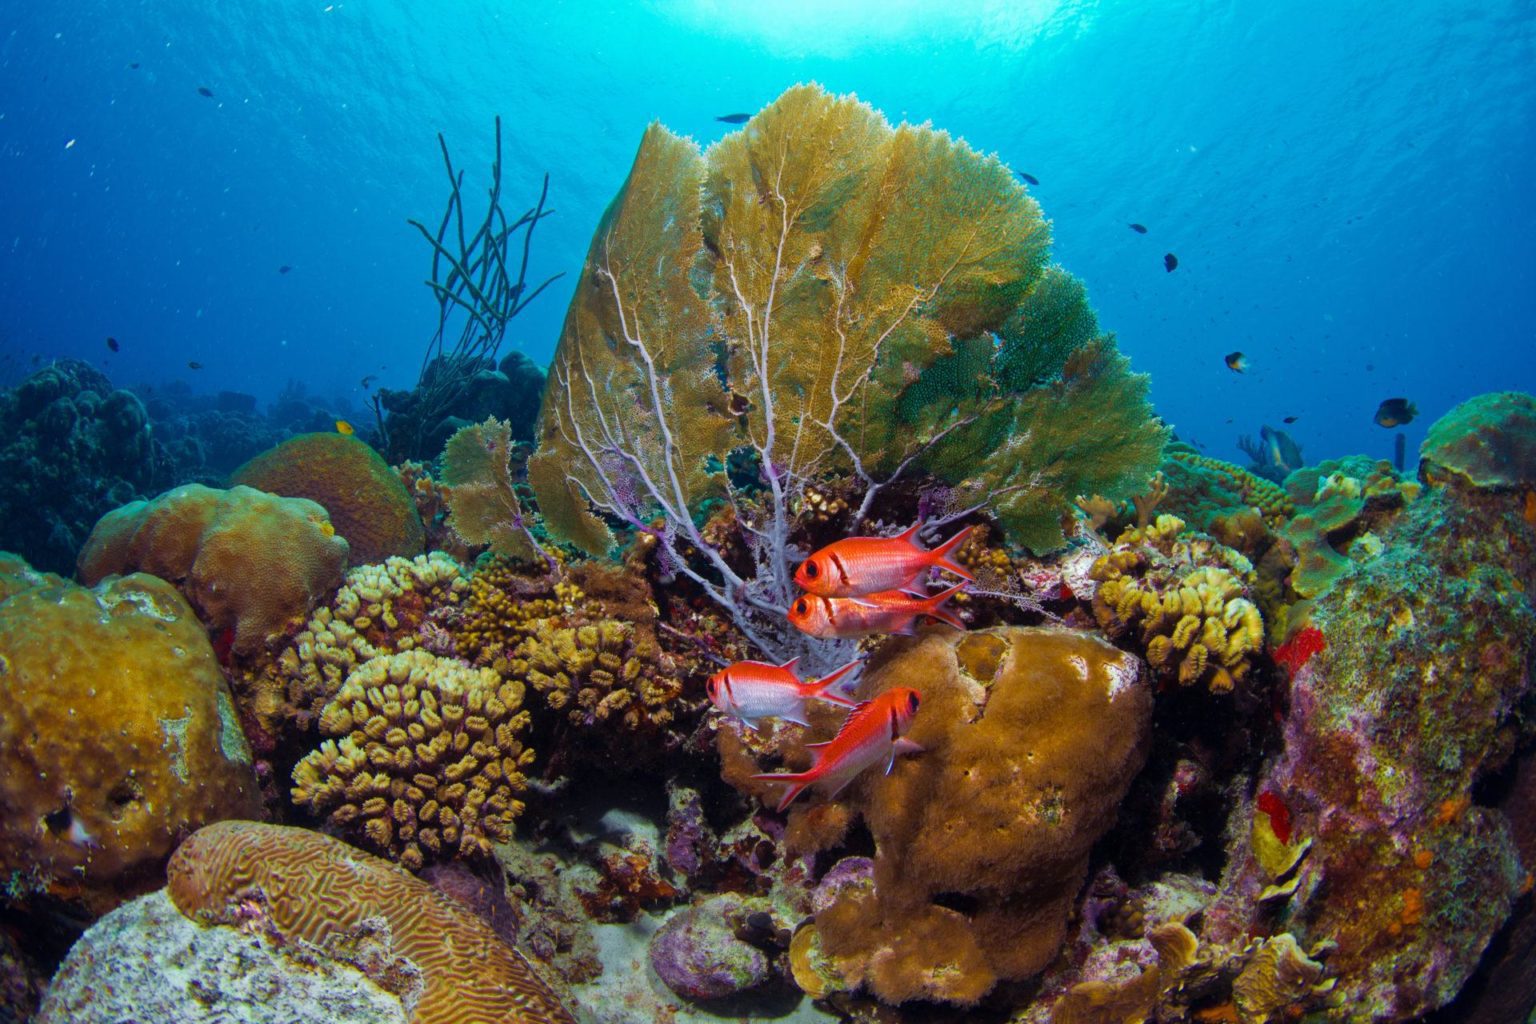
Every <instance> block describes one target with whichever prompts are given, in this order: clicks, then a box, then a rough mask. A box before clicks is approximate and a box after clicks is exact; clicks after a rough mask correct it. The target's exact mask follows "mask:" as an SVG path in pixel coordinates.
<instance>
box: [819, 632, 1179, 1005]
mask: <svg viewBox="0 0 1536 1024" xmlns="http://www.w3.org/2000/svg"><path fill="white" fill-rule="evenodd" d="M876 658H877V664H875V665H874V666H873V667H872V668H871V669H870V670H869V676H868V678H867V679H866V681H865V683H864V686H863V689H864V691H865V692H866V693H877V692H880V691H883V690H885V689H888V688H890V687H893V686H914V687H917V688H918V689H920V690H921V692H922V695H923V706H922V710H921V711H919V712H918V715H917V718H916V720H915V721H914V723H913V725H912V729H911V732H910V733H909V734H908V735H909V737H910V738H911V739H912V740H913V741H914V742H916V743H918V744H919V745H921V746H922V747H923V750H924V753H922V754H921V755H919V756H915V757H909V758H901V759H899V760H898V761H897V762H896V765H895V767H894V769H893V770H892V771H891V773H890V774H889V775H884V776H882V775H879V774H877V773H871V774H870V775H869V776H868V777H867V779H866V780H862V781H861V782H860V783H859V784H857V785H855V786H854V787H853V788H851V789H850V790H849V791H848V793H849V796H848V797H846V798H845V799H847V800H848V801H850V802H851V803H852V804H853V806H854V807H855V808H856V809H857V810H859V811H860V812H861V813H862V814H863V816H864V820H865V822H866V823H867V824H868V826H869V830H870V832H871V834H872V835H873V836H874V840H875V848H876V855H875V865H874V883H875V884H874V886H873V887H872V888H866V887H852V888H850V889H848V890H847V891H845V892H844V893H843V894H842V895H840V896H839V897H838V899H837V901H836V902H834V903H833V904H832V905H831V906H830V907H829V908H827V909H826V910H824V911H822V912H821V913H819V914H818V915H817V916H816V919H815V925H814V927H815V929H816V941H817V943H819V947H820V951H821V953H822V954H824V955H825V958H826V961H825V962H826V965H827V966H828V967H829V968H830V969H831V970H832V972H833V973H835V974H836V975H837V976H839V977H840V978H841V979H842V981H843V983H844V985H846V986H855V985H859V984H863V985H866V986H867V987H869V988H870V989H871V990H872V991H873V992H874V994H875V995H876V996H878V997H879V998H880V999H882V1000H884V1001H886V1002H890V1003H900V1002H905V1001H907V1000H913V999H927V1000H941V1001H946V1002H951V1003H960V1004H971V1003H975V1002H976V1001H977V1000H979V999H980V998H981V997H982V996H984V995H986V993H987V992H988V991H989V990H991V989H992V987H993V986H994V985H995V984H996V983H997V982H999V981H1003V980H1017V979H1023V978H1026V977H1028V976H1030V975H1032V974H1035V973H1037V972H1039V971H1040V970H1042V969H1043V968H1044V967H1045V966H1046V965H1047V964H1048V963H1049V962H1050V960H1051V959H1052V957H1054V956H1055V955H1056V952H1057V950H1058V949H1059V947H1060V945H1061V942H1062V940H1063V938H1064V936H1065V934H1066V929H1067V922H1068V918H1069V917H1070V915H1071V912H1072V906H1073V904H1074V902H1075V900H1076V897H1077V891H1078V889H1079V887H1080V886H1081V885H1082V882H1083V879H1084V877H1085V875H1086V873H1087V868H1088V854H1089V851H1090V850H1091V848H1092V846H1093V844H1094V843H1095V842H1096V841H1097V840H1098V839H1099V837H1101V836H1102V835H1103V834H1104V832H1105V831H1106V830H1107V829H1108V828H1109V827H1110V826H1111V825H1112V824H1113V823H1114V820H1115V816H1116V813H1117V811H1118V809H1119V805H1120V801H1121V799H1122V797H1123V796H1124V794H1125V791H1126V789H1127V788H1128V787H1129V785H1130V783H1131V780H1132V779H1133V778H1134V777H1135V775H1136V773H1137V772H1138V771H1139V770H1140V769H1141V766H1142V763H1143V761H1144V760H1145V758H1146V753H1147V746H1148V740H1149V736H1150V727H1151V713H1152V696H1151V694H1150V692H1148V688H1147V687H1146V686H1145V685H1144V684H1143V683H1142V682H1141V674H1142V670H1141V667H1140V662H1139V661H1138V660H1137V659H1135V658H1133V657H1131V656H1130V655H1127V654H1126V653H1124V652H1122V651H1119V650H1116V649H1115V648H1114V647H1112V646H1110V645H1109V644H1107V643H1105V642H1103V641H1102V640H1099V639H1096V638H1094V637H1092V636H1090V635H1087V634H1084V633H1077V632H1072V631H1067V630H1051V629H1025V628H1020V627H1001V628H998V629H992V630H986V631H973V632H971V633H966V634H959V633H955V632H953V631H949V632H945V633H936V634H931V635H928V636H924V637H922V638H918V639H914V640H899V641H893V642H891V643H890V644H889V645H888V646H887V647H886V648H885V649H883V650H882V651H881V653H879V654H877V655H876ZM818 806H820V805H817V804H814V803H812V804H807V805H805V807H804V808H802V809H799V810H797V811H796V814H798V815H807V814H812V813H815V812H816V810H817V808H818ZM809 941H811V940H810V939H804V940H802V942H809Z"/></svg>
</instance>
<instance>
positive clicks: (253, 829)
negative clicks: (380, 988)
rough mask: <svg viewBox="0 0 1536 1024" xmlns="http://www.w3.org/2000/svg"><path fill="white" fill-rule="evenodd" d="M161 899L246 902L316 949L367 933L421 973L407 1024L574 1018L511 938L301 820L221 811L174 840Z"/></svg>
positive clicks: (235, 914) (281, 935)
mask: <svg viewBox="0 0 1536 1024" xmlns="http://www.w3.org/2000/svg"><path fill="white" fill-rule="evenodd" d="M167 874H168V876H169V884H168V886H167V891H168V892H169V894H170V897H171V902H173V903H175V904H176V907H177V908H178V909H179V910H180V911H181V912H182V913H183V914H185V915H186V916H187V917H189V918H192V919H193V920H196V921H199V922H202V923H204V924H233V923H236V922H238V921H240V920H242V919H245V918H249V917H250V916H251V915H252V914H253V913H254V914H255V915H256V916H257V918H258V921H259V923H260V925H261V926H262V927H263V928H264V929H266V930H268V931H269V932H270V933H271V934H273V935H274V936H275V937H276V938H277V939H278V940H279V941H284V942H300V941H302V942H307V943H311V944H313V945H316V946H319V947H321V948H322V949H326V948H335V947H337V946H338V945H339V946H343V947H345V946H346V945H349V944H354V943H355V942H356V941H357V938H358V937H359V936H360V935H362V934H365V933H366V934H367V935H369V936H374V935H377V934H378V932H379V929H378V928H377V926H376V924H375V923H374V922H375V920H376V919H382V920H383V921H384V922H385V923H386V924H387V928H385V929H384V930H383V933H384V934H383V937H384V940H385V941H386V942H387V943H388V945H389V950H390V953H391V955H392V956H394V957H396V958H398V959H399V960H401V961H404V962H405V964H407V965H408V966H409V967H410V969H412V970H414V971H415V972H417V973H418V975H419V977H420V979H421V988H420V993H419V996H418V997H417V999H416V1000H415V1003H414V1006H413V1007H412V1009H411V1013H410V1022H411V1024H472V1022H483V1021H498V1022H504V1024H576V1018H575V1017H574V1016H572V1014H571V1013H570V1011H568V1010H567V1009H566V1008H565V1007H564V1006H563V1005H561V1002H560V1000H559V998H558V997H557V996H556V995H555V992H554V990H553V989H551V988H550V987H549V985H548V983H546V982H545V981H544V980H543V979H542V978H540V977H539V975H538V973H537V972H536V971H535V970H534V968H533V967H532V966H531V965H530V964H529V963H528V961H527V960H526V959H524V958H523V956H522V954H521V953H519V952H518V951H517V950H516V949H513V948H512V947H510V946H508V945H507V944H506V943H504V942H502V940H501V939H499V938H498V937H497V936H496V933H495V932H494V931H492V930H491V928H490V926H489V925H487V924H485V923H484V922H482V921H481V920H480V919H479V918H477V917H475V916H474V915H473V914H471V913H470V912H469V911H468V910H466V909H465V908H464V907H463V906H461V905H460V904H458V903H456V902H455V901H454V900H453V899H451V898H450V897H448V896H444V895H442V894H441V893H439V892H438V891H437V890H435V889H433V888H432V887H431V886H430V885H428V884H427V883H425V882H423V881H421V880H419V879H417V878H415V877H413V876H412V875H411V874H410V872H408V871H406V870H404V869H403V868H400V867H398V866H396V865H394V864H391V863H389V862H388V861H386V860H383V859H381V858H379V857H374V856H371V855H369V854H366V853H363V852H362V851H360V850H356V849H353V848H352V847H350V846H348V845H346V844H345V843H343V842H341V841H340V840H338V839H332V838H331V837H329V836H324V835H321V834H319V833H317V832H309V831H306V830H304V829H297V828H284V827H282V826H278V825H262V824H258V823H256V822H249V821H229V822H223V823H221V824H218V825H212V826H209V827H208V828H204V829H202V830H200V831H198V832H196V833H195V834H193V835H192V836H191V837H190V838H188V839H187V840H186V842H184V843H182V844H181V846H180V847H179V848H177V850H176V854H175V856H173V857H172V858H171V862H170V865H169V868H168V869H167Z"/></svg>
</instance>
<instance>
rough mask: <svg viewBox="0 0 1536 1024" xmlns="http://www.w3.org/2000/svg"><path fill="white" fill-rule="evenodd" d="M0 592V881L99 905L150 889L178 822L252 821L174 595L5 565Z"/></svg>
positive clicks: (241, 774) (252, 789)
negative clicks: (85, 583)
mask: <svg viewBox="0 0 1536 1024" xmlns="http://www.w3.org/2000/svg"><path fill="white" fill-rule="evenodd" d="M6 568H7V571H6V573H5V575H4V579H5V580H8V581H9V582H6V583H4V584H0V593H5V592H7V591H8V592H9V593H8V596H6V597H4V599H3V600H0V874H4V875H5V876H7V877H9V878H10V880H11V883H10V884H11V886H12V889H13V893H15V894H18V895H19V894H20V893H21V892H25V891H29V890H36V891H47V892H49V893H51V894H52V895H55V896H58V897H61V898H64V899H70V900H77V901H79V902H80V903H82V904H83V905H84V907H85V908H86V909H87V910H88V911H90V912H92V913H99V912H103V911H105V910H107V909H110V908H111V907H113V906H115V905H116V904H117V903H119V902H121V901H122V900H124V899H126V898H128V897H129V896H132V895H134V894H135V892H136V891H138V890H141V889H143V888H146V887H153V886H154V885H157V884H158V877H159V865H160V863H161V861H162V860H163V858H164V857H165V856H166V854H168V853H169V852H170V851H171V849H172V847H173V846H174V845H175V842H176V839H177V838H178V836H180V835H182V834H184V833H185V831H186V830H187V829H191V828H197V827H198V826H200V825H203V824H205V823H207V822H211V821H218V820H219V819H221V818H225V817H254V816H256V815H258V814H260V813H261V802H260V799H259V798H258V795H257V794H258V789H257V784H256V778H255V774H254V772H253V771H252V767H251V752H250V748H249V747H248V746H247V745H246V742H245V738H244V737H243V736H242V735H241V733H240V727H239V723H238V721H237V720H236V716H235V708H234V704H233V702H232V701H231V700H230V696H229V690H228V688H227V687H226V686H225V684H224V679H223V676H222V674H221V673H220V671H219V666H218V662H217V661H216V660H215V658H214V655H213V649H212V647H211V646H210V645H209V643H208V637H207V635H206V634H205V633H204V632H203V628H202V626H201V624H200V623H199V622H198V621H197V617H196V616H195V615H194V614H193V612H192V609H191V608H190V607H189V606H188V605H187V602H186V601H185V600H184V599H183V598H182V596H181V595H180V594H179V593H177V592H176V589H175V588H174V587H173V586H171V585H170V584H169V583H166V582H165V581H163V580H159V579H156V578H155V577H153V576H145V575H140V574H134V575H131V576H124V577H121V578H118V579H114V580H111V581H109V582H107V583H103V584H101V585H100V586H97V587H96V588H94V589H89V590H88V589H86V588H84V587H79V586H76V585H74V584H72V583H68V582H65V581H64V580H61V579H59V578H58V577H56V576H44V575H42V574H36V573H31V572H30V571H23V570H24V566H22V565H18V564H17V563H15V562H11V563H10V564H8V565H7V567H6Z"/></svg>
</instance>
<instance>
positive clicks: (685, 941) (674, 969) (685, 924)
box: [650, 895, 773, 1001]
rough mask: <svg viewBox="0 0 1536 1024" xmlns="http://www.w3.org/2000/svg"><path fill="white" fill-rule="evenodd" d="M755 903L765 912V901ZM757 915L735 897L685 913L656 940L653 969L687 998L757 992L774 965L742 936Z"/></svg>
mask: <svg viewBox="0 0 1536 1024" xmlns="http://www.w3.org/2000/svg"><path fill="white" fill-rule="evenodd" d="M755 905H756V906H757V907H758V908H759V909H760V908H761V906H762V905H763V903H762V901H757V902H756V904H755ZM752 912H753V911H752V905H749V904H748V903H747V902H746V901H744V900H743V899H742V898H741V897H740V896H735V895H725V896H716V897H713V898H711V899H707V900H705V901H703V902H702V903H698V904H695V905H694V906H691V907H686V908H684V909H683V910H680V911H679V912H677V913H676V914H674V915H672V917H670V918H668V920H667V922H666V924H664V925H662V926H661V928H660V929H659V930H658V931H657V932H656V934H655V935H654V936H652V937H651V950H650V953H651V967H652V968H653V969H654V970H655V971H656V974H657V976H658V977H660V978H661V980H662V981H663V982H664V983H665V984H666V986H667V987H668V988H670V989H671V990H672V991H673V992H676V993H677V994H678V995H680V996H682V997H683V998H684V999H692V1000H695V1001H708V1000H711V999H724V998H726V997H727V996H734V995H738V994H740V993H742V992H745V991H747V990H748V989H752V988H756V987H757V986H759V985H761V984H763V983H764V982H766V981H768V980H769V979H770V978H771V977H772V976H773V973H772V966H773V964H772V961H771V960H770V959H769V958H768V957H767V956H765V955H764V953H763V951H762V950H761V949H758V948H757V947H756V946H754V945H751V944H750V943H747V942H744V941H742V940H741V939H739V938H737V932H738V931H740V930H741V927H742V921H743V920H744V919H745V918H746V917H747V916H748V915H749V914H751V913H752Z"/></svg>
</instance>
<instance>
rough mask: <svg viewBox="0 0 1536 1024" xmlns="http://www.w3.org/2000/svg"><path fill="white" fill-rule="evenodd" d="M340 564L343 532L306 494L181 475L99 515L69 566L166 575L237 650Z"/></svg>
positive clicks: (254, 641)
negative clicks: (207, 483) (217, 485)
mask: <svg viewBox="0 0 1536 1024" xmlns="http://www.w3.org/2000/svg"><path fill="white" fill-rule="evenodd" d="M346 564H347V542H346V541H345V540H343V539H341V538H340V537H338V536H336V531H335V530H334V529H332V528H331V523H330V520H329V519H327V518H326V514H325V510H324V509H322V508H321V507H320V506H319V505H316V504H315V503H314V502H312V501H306V500H304V499H302V498H279V497H274V496H273V495H270V494H265V493H263V492H261V491H258V490H254V489H252V488H250V487H232V488H230V489H229V490H227V491H220V490H215V489H213V488H211V487H204V486H203V485H202V484H187V485H185V486H183V487H177V488H175V489H173V490H169V491H166V492H165V493H164V494H162V495H160V496H159V497H157V498H155V499H154V500H152V501H148V502H144V501H136V502H133V503H131V504H128V505H124V506H123V507H122V508H119V509H115V510H113V511H111V512H108V513H107V514H106V515H104V516H102V517H101V521H100V522H98V523H97V524H96V528H95V529H94V530H92V531H91V536H90V537H89V538H88V539H87V540H86V542H85V546H84V547H83V548H81V550H80V557H79V564H78V568H79V575H80V579H81V581H82V582H84V583H87V584H90V583H95V582H97V581H98V580H101V579H103V578H104V577H106V576H109V575H112V574H121V573H128V572H135V571H139V572H147V573H151V574H153V575H155V576H158V577H160V578H161V579H163V580H167V581H169V582H171V583H174V584H176V585H177V586H179V587H180V588H181V590H182V593H183V594H185V595H186V597H187V600H188V601H190V602H191V604H192V607H194V608H196V609H197V612H198V614H199V615H200V616H201V617H202V619H203V621H204V622H206V623H207V624H208V626H209V628H210V629H212V630H214V631H215V632H219V631H223V630H226V629H228V630H231V631H232V642H233V647H234V649H235V650H236V651H237V652H242V653H244V652H251V651H254V650H256V649H257V648H259V647H260V646H261V645H262V644H263V643H264V642H265V641H266V640H267V639H268V638H269V637H271V636H273V635H274V634H277V633H280V632H281V631H282V630H283V629H284V628H286V627H287V625H288V623H289V620H291V619H294V618H297V617H299V616H302V615H304V614H306V613H307V612H308V611H309V610H310V608H311V607H312V606H313V605H314V602H315V601H317V600H319V599H320V598H321V597H322V596H324V595H325V594H328V593H329V592H330V591H331V590H332V589H333V588H334V587H335V586H336V585H337V584H338V583H339V582H341V575H342V572H343V571H344V570H345V568H346Z"/></svg>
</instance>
